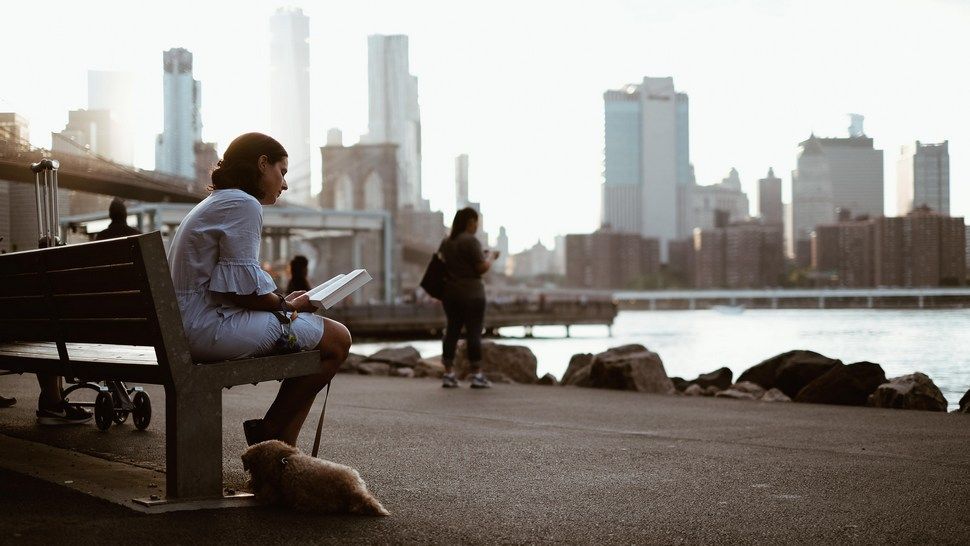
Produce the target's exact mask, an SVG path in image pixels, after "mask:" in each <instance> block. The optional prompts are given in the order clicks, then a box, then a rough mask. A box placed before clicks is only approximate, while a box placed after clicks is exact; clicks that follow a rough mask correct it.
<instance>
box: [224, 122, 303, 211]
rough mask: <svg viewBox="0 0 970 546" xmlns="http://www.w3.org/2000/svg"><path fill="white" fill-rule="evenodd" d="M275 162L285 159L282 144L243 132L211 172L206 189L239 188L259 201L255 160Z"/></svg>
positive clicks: (257, 134)
mask: <svg viewBox="0 0 970 546" xmlns="http://www.w3.org/2000/svg"><path fill="white" fill-rule="evenodd" d="M264 155H265V156H266V158H267V159H268V160H269V162H270V163H276V162H277V161H280V160H281V159H283V158H284V157H286V156H287V153H286V149H284V148H283V145H282V144H280V143H279V142H277V141H276V139H274V138H273V137H271V136H268V135H264V134H262V133H246V134H244V135H240V136H238V137H236V138H235V140H233V141H232V142H231V143H229V147H228V148H226V153H224V154H223V156H222V159H221V160H219V162H218V163H217V164H216V165H218V166H217V167H216V168H215V170H213V171H212V186H210V188H209V189H210V190H225V189H229V188H239V189H241V190H243V191H244V192H246V193H248V194H249V195H252V196H253V197H255V198H256V199H262V198H263V193H264V192H263V190H262V188H260V187H259V158H260V157H262V156H264Z"/></svg>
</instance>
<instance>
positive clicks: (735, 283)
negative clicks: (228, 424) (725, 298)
mask: <svg viewBox="0 0 970 546" xmlns="http://www.w3.org/2000/svg"><path fill="white" fill-rule="evenodd" d="M781 231H782V230H781V226H778V225H762V224H758V223H753V222H741V223H737V224H731V225H727V226H724V227H716V228H713V229H699V228H698V229H695V230H694V238H693V243H694V244H693V253H692V254H693V256H692V259H691V267H690V269H691V270H692V271H691V273H692V275H693V284H694V286H695V287H696V288H764V287H770V286H778V285H779V284H780V279H781V276H782V274H783V273H784V249H783V239H782V232H781Z"/></svg>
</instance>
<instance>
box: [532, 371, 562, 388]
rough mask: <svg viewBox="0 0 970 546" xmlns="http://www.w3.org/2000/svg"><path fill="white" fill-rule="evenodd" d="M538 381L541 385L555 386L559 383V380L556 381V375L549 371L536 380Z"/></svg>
mask: <svg viewBox="0 0 970 546" xmlns="http://www.w3.org/2000/svg"><path fill="white" fill-rule="evenodd" d="M536 383H537V384H539V385H553V386H555V385H558V384H559V381H556V376H554V375H552V374H551V373H547V374H546V375H544V376H542V377H540V378H539V380H538V381H536Z"/></svg>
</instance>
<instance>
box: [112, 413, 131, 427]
mask: <svg viewBox="0 0 970 546" xmlns="http://www.w3.org/2000/svg"><path fill="white" fill-rule="evenodd" d="M127 420H128V412H127V411H125V410H115V416H114V422H115V424H116V425H123V424H125V421H127Z"/></svg>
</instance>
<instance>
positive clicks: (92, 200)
mask: <svg viewBox="0 0 970 546" xmlns="http://www.w3.org/2000/svg"><path fill="white" fill-rule="evenodd" d="M116 129H118V125H117V124H116V123H115V122H114V119H112V116H111V112H110V111H109V110H71V111H70V112H68V114H67V125H66V126H65V127H64V130H63V131H61V132H60V133H51V151H52V152H53V153H54V154H55V156H57V155H62V154H71V155H81V156H85V155H89V154H93V155H96V156H99V157H103V158H106V159H114V158H115V149H114V145H115V144H116V143H117V142H118V139H117V138H115V136H114V133H113V131H114V130H116ZM110 203H111V197H108V196H105V195H97V194H93V193H87V192H79V191H71V190H64V189H62V190H59V191H58V208H59V209H60V210H59V214H61V215H62V216H64V215H78V214H89V213H92V212H103V211H105V210H107V209H108V205H109V204H110Z"/></svg>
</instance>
